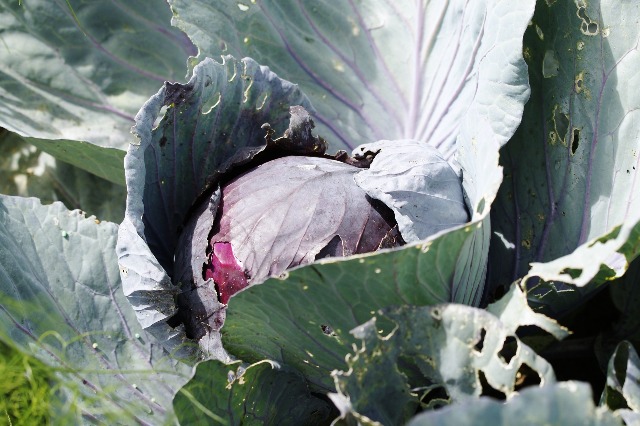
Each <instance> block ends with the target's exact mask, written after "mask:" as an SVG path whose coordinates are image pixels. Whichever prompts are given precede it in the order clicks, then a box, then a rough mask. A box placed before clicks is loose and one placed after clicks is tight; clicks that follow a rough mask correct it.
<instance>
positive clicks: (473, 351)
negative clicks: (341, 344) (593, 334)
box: [329, 290, 566, 424]
mask: <svg viewBox="0 0 640 426" xmlns="http://www.w3.org/2000/svg"><path fill="white" fill-rule="evenodd" d="M518 296H522V297H518ZM524 300H525V299H524V295H522V293H521V292H520V291H519V290H512V292H511V293H510V295H509V296H508V297H507V302H506V303H504V304H505V305H511V306H510V307H508V308H507V309H500V310H501V311H502V313H503V316H502V317H496V316H494V315H492V314H491V313H490V312H487V311H485V310H481V309H476V308H471V307H466V306H462V305H454V304H449V305H439V306H434V307H409V306H404V307H399V308H388V309H384V310H382V311H381V312H380V313H379V314H378V315H376V316H375V317H374V318H372V319H371V320H370V321H368V322H367V323H365V324H363V325H361V326H359V327H357V328H356V329H354V330H352V331H351V333H352V334H353V335H354V336H355V337H356V338H358V339H360V340H361V341H362V342H361V344H360V345H358V347H357V348H356V351H355V353H353V354H350V355H349V356H348V357H347V365H348V370H345V371H334V372H333V373H332V375H333V377H334V380H335V385H336V389H337V393H330V394H329V396H330V398H331V399H332V401H333V402H334V403H335V404H336V406H337V407H338V409H339V410H340V412H341V417H343V418H354V419H356V420H357V421H358V422H362V423H365V424H368V422H372V421H375V422H379V423H380V424H401V423H404V422H406V421H407V420H408V419H409V417H410V416H411V415H413V413H415V412H416V408H417V407H418V406H419V405H422V406H423V407H433V406H434V405H435V404H437V405H442V404H446V403H456V402H460V401H462V400H466V398H467V397H469V396H476V397H477V396H480V395H481V394H482V393H485V394H490V395H491V394H493V393H496V392H497V393H498V394H501V395H502V396H504V397H507V398H509V397H511V396H512V395H514V394H516V389H517V387H518V384H517V383H518V382H520V381H522V382H527V383H529V384H532V383H538V384H540V386H545V385H548V384H549V383H553V382H554V381H555V375H554V373H553V369H552V368H551V366H550V365H549V364H548V363H547V362H546V361H545V360H544V359H543V358H541V357H539V356H538V355H537V354H536V353H535V352H534V351H533V350H532V349H531V348H529V347H528V346H527V345H525V344H524V343H522V342H521V341H520V340H519V339H518V338H517V337H515V330H516V329H517V328H518V327H519V326H520V325H528V324H529V321H527V320H526V319H525V320H523V322H518V321H517V320H516V321H515V322H510V321H509V320H510V319H512V318H513V316H512V315H510V314H508V312H509V311H510V310H516V309H520V307H521V306H522V304H521V302H522V301H524ZM525 311H528V312H529V314H530V315H539V314H534V313H533V312H532V311H531V310H530V309H529V308H525ZM505 313H506V314H505ZM525 317H526V316H525ZM546 321H547V324H546V326H545V327H546V328H548V329H550V330H552V331H554V332H555V333H556V334H558V335H559V336H562V335H566V332H563V330H562V329H561V328H560V327H559V326H558V325H557V324H555V323H553V321H551V320H549V319H546Z"/></svg>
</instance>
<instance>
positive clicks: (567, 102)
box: [490, 0, 640, 314]
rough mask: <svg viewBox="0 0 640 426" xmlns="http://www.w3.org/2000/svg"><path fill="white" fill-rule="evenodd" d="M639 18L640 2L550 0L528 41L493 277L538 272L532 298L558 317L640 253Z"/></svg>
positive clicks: (496, 225) (496, 218)
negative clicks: (524, 93)
mask: <svg viewBox="0 0 640 426" xmlns="http://www.w3.org/2000/svg"><path fill="white" fill-rule="evenodd" d="M638 18H640V4H638V3H636V2H629V3H625V4H624V5H622V4H617V3H616V4H614V3H611V2H604V1H589V2H586V1H581V0H577V1H570V0H559V1H553V2H551V1H546V2H543V1H539V2H538V5H537V9H536V13H535V15H534V17H533V20H532V25H531V26H530V27H529V29H528V31H527V33H526V34H525V39H524V45H525V47H524V52H525V58H526V59H527V61H528V63H529V71H530V81H531V90H532V95H531V101H530V102H529V104H527V106H526V107H525V112H524V118H523V124H522V126H521V127H520V128H519V130H518V131H517V132H516V134H515V136H514V137H513V139H512V140H511V142H510V143H509V144H508V145H507V147H506V148H505V149H504V151H503V163H504V166H505V168H506V171H505V176H506V180H505V183H504V185H503V186H502V188H501V191H500V194H499V196H498V201H497V202H496V205H495V206H494V210H493V213H492V226H493V229H494V232H495V234H494V235H495V236H496V238H494V240H493V241H492V247H493V248H494V250H493V254H492V261H491V263H492V265H495V267H493V269H492V277H490V280H491V281H492V282H494V283H496V284H503V285H506V284H509V283H511V282H513V281H514V280H515V279H517V278H519V277H523V276H525V275H527V283H528V286H529V287H530V288H531V289H532V291H530V292H529V294H530V298H531V300H532V301H535V302H536V303H537V304H539V305H541V306H542V307H544V308H545V309H547V310H548V311H550V312H556V313H557V314H561V313H563V312H565V311H566V310H567V309H569V308H571V307H572V306H574V305H575V304H576V303H579V301H581V300H583V298H584V297H586V296H587V295H588V294H591V293H592V292H593V291H595V290H596V289H597V288H598V287H599V286H600V285H601V284H602V283H604V282H605V281H606V280H610V279H613V278H616V277H620V276H621V275H622V274H623V273H624V271H625V270H626V269H627V267H628V264H629V263H630V262H631V260H633V259H634V258H635V257H636V256H637V254H638V253H640V198H638V197H637V196H636V194H637V192H638V188H637V185H638V183H637V181H638V180H639V179H640V160H639V158H640V157H639V152H640V139H638V137H637V134H638V131H639V127H638V119H637V116H638V112H639V111H640V99H639V98H638V97H637V96H635V95H634V94H633V93H634V89H633V87H635V85H636V79H635V75H636V72H637V69H638V66H639V65H640V53H639V52H638V50H637V48H636V47H637V45H638V42H639V41H640V28H638V26H637V25H635V21H636V20H637V19H638ZM531 263H533V266H532V267H531V269H530V270H529V264H531ZM538 278H540V279H542V280H543V282H540V283H538ZM566 283H569V284H575V285H577V286H580V287H581V288H575V287H572V286H567V285H566ZM587 283H591V285H590V286H587V287H585V286H586V285H587Z"/></svg>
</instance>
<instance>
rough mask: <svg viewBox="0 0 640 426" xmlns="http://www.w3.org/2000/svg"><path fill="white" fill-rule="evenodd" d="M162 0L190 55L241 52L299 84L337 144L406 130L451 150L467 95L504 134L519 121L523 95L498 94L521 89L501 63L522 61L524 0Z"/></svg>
mask: <svg viewBox="0 0 640 426" xmlns="http://www.w3.org/2000/svg"><path fill="white" fill-rule="evenodd" d="M169 3H170V4H171V7H172V9H173V11H174V19H173V22H174V24H175V25H177V26H178V27H180V28H181V29H183V30H184V31H185V32H186V33H187V34H188V35H189V37H191V39H192V40H193V42H194V43H195V44H196V45H197V46H198V48H199V56H198V58H197V60H202V59H203V58H204V57H206V56H211V57H218V56H220V55H222V54H231V55H233V56H236V57H244V56H249V57H251V58H253V59H255V60H256V61H257V62H259V63H262V64H265V65H268V66H269V67H270V68H271V69H272V70H273V71H274V72H276V73H277V74H278V75H280V76H281V77H282V78H286V79H287V80H290V81H293V82H296V83H298V84H299V85H300V87H301V88H302V90H304V92H305V93H306V94H307V95H308V96H309V98H310V99H311V102H312V103H313V105H314V107H315V108H316V109H317V114H316V118H317V120H316V121H317V122H318V125H319V133H320V134H321V136H323V137H325V138H326V139H327V140H328V141H329V142H330V143H332V144H333V146H334V147H350V148H354V147H356V146H357V145H360V144H363V143H369V142H373V141H376V140H380V139H387V140H394V139H415V140H421V141H424V142H427V141H428V142H429V143H431V144H432V145H434V146H436V147H438V148H439V149H440V150H441V151H442V152H443V153H446V154H447V157H449V156H450V154H451V152H452V150H453V149H454V144H455V140H456V137H457V134H458V126H459V125H460V119H461V118H462V117H463V116H464V115H465V113H466V106H468V105H469V104H470V103H471V102H472V100H473V99H474V97H476V96H477V97H478V98H479V99H483V100H484V101H486V103H485V104H484V105H483V108H482V109H483V111H484V112H485V113H486V115H488V116H492V117H494V118H496V121H495V122H494V123H492V125H493V126H492V129H493V131H494V132H495V133H497V134H499V135H500V137H501V138H502V143H504V142H506V141H507V139H508V138H509V137H510V136H511V133H512V132H513V130H515V127H516V126H517V125H518V123H519V121H520V116H521V113H522V109H521V105H522V104H520V105H518V104H517V103H512V102H511V101H509V102H507V101H506V98H501V97H500V96H495V95H496V94H497V92H500V93H504V95H505V96H509V97H512V100H513V99H514V98H515V99H518V101H519V102H524V101H525V100H526V96H527V90H526V78H522V77H524V74H523V75H518V72H519V71H518V68H514V69H512V70H513V71H515V73H502V70H503V68H504V67H510V66H513V65H515V64H518V63H519V62H520V61H521V60H522V57H521V56H520V55H521V51H520V46H521V35H522V33H523V31H524V29H525V26H526V23H527V22H528V20H529V19H530V17H531V13H532V11H533V5H534V2H533V1H527V2H519V3H518V5H517V7H515V6H514V4H513V3H511V2H506V1H492V0H488V1H486V0H485V1H480V2H474V3H473V4H472V5H470V4H468V3H466V2H464V1H452V2H447V3H446V4H441V3H433V2H417V3H416V2H411V1H408V0H403V1H400V2H398V1H396V2H386V1H381V2H376V3H374V4H371V3H367V2H364V3H354V2H349V1H346V0H341V1H331V2H312V1H306V2H296V1H291V0H287V1H284V2H283V1H261V2H258V3H255V2H249V1H246V2H245V1H242V2H238V1H230V0H227V1H211V0H198V1H185V0H171V1H170V2H169ZM398 46H402V48H401V49H399V48H398ZM452 46H454V47H453V48H452ZM490 92H493V93H490ZM507 94H508V95H507ZM498 117H499V118H498Z"/></svg>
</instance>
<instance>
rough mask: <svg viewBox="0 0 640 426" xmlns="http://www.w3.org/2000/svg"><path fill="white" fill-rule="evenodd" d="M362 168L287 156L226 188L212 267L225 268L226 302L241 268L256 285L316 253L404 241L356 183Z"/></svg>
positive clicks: (342, 252) (382, 208) (366, 248)
mask: <svg viewBox="0 0 640 426" xmlns="http://www.w3.org/2000/svg"><path fill="white" fill-rule="evenodd" d="M359 170H360V169H358V168H356V167H353V166H350V165H348V164H344V163H341V162H339V161H335V160H330V159H326V158H316V157H284V158H280V159H277V160H272V161H270V162H267V163H265V164H262V165H260V166H258V167H256V168H255V169H253V170H250V171H249V172H247V173H245V174H243V175H241V176H239V177H238V178H236V179H235V180H232V181H231V182H230V183H228V184H227V185H225V186H223V188H222V201H221V207H220V209H219V211H218V217H217V218H216V224H215V225H214V229H215V232H214V234H213V236H212V237H211V239H210V247H212V248H213V256H212V257H211V263H212V264H211V266H210V268H211V267H212V268H213V270H214V271H215V270H216V263H217V262H219V263H220V264H221V265H223V266H222V269H221V271H222V272H221V274H222V276H220V278H221V279H222V280H221V281H220V282H219V281H218V280H217V279H216V277H215V276H213V275H212V278H214V281H216V284H218V286H221V288H223V289H224V290H223V292H222V294H221V302H222V303H226V302H225V300H226V299H225V298H226V297H227V296H226V291H228V290H229V291H232V292H235V291H237V290H239V289H240V288H242V287H239V283H241V282H242V279H244V275H243V276H242V279H241V278H239V277H237V276H234V275H233V274H238V273H239V272H243V274H244V272H245V271H246V273H247V274H248V277H249V281H250V282H251V283H252V284H253V283H258V282H262V281H264V280H265V279H266V278H267V277H269V276H273V275H280V274H281V273H283V272H284V271H285V270H286V269H289V268H292V267H295V266H298V265H302V264H306V263H310V262H313V261H314V260H316V259H318V258H322V257H328V256H349V255H352V254H355V253H366V252H371V251H375V250H377V249H378V248H380V247H386V246H396V245H398V243H399V240H398V238H396V237H395V236H396V235H397V230H396V227H395V221H394V219H393V214H392V213H391V212H390V211H389V210H388V209H387V208H386V207H385V206H383V205H382V204H381V203H379V202H376V201H374V200H372V199H370V198H369V197H368V196H367V195H366V193H365V192H364V191H363V190H362V189H360V188H359V187H358V186H357V185H356V183H355V181H354V179H353V176H354V175H355V173H357V172H358V171H359ZM227 247H228V249H227ZM233 254H235V258H233V257H232V256H231V255H233ZM230 256H231V257H230ZM239 263H241V264H242V265H243V266H244V270H242V268H240V266H239ZM207 273H208V272H207ZM225 273H228V274H229V277H227V276H224V274H225ZM232 273H233V274H232ZM232 276H234V278H231V277H232ZM230 278H231V279H232V280H234V281H233V282H232V283H230V282H229V279H230ZM235 280H237V281H235ZM227 289H228V290H227ZM223 299H224V300H223Z"/></svg>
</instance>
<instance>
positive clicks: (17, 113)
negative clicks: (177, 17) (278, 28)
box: [0, 0, 196, 183]
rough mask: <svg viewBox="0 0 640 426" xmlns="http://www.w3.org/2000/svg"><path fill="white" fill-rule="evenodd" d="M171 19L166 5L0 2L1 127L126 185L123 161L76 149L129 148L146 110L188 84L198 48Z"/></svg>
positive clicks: (159, 2)
mask: <svg viewBox="0 0 640 426" xmlns="http://www.w3.org/2000/svg"><path fill="white" fill-rule="evenodd" d="M170 17H171V14H170V11H169V9H168V8H167V6H166V3H165V1H163V0H152V1H145V2H123V1H120V0H117V1H113V2H104V1H100V0H89V1H80V0H68V1H49V0H30V1H27V2H16V1H13V0H2V1H0V22H2V29H3V30H2V34H0V96H1V97H2V99H3V101H2V104H1V105H0V126H2V127H4V128H6V129H7V130H9V131H11V132H14V133H16V134H18V135H20V136H23V137H24V138H26V139H27V140H28V141H29V142H32V143H34V144H36V145H38V146H39V147H40V148H41V149H43V150H45V151H47V152H49V153H50V154H52V155H54V156H56V157H58V156H59V157H58V158H60V159H63V160H65V161H70V162H72V163H73V164H74V165H76V166H79V167H81V168H84V169H85V170H88V171H90V172H94V173H98V175H99V176H101V177H103V178H106V179H109V180H112V181H115V182H118V183H122V182H123V179H122V172H121V170H122V168H121V163H119V164H118V163H117V162H116V158H117V157H118V155H120V157H119V158H120V160H121V158H122V155H123V154H117V153H114V152H113V151H99V150H96V149H91V148H90V147H87V146H82V145H75V144H73V143H71V142H72V141H84V142H90V143H92V144H96V145H99V146H101V147H110V148H119V149H124V148H126V146H127V145H128V143H129V142H130V141H132V140H133V137H132V136H131V135H130V132H129V130H130V128H131V126H132V125H133V123H134V115H135V113H136V111H137V110H138V109H139V108H140V105H142V104H143V103H144V101H145V100H146V99H147V98H148V97H149V96H151V95H152V94H153V93H155V92H156V91H157V90H158V86H160V85H161V84H162V83H163V82H164V81H165V80H169V81H176V80H183V79H184V74H185V70H186V66H185V64H186V60H187V57H188V55H189V54H195V52H196V50H195V48H194V46H193V45H192V44H191V42H190V41H189V40H188V39H187V37H185V35H184V34H183V33H182V32H180V31H179V30H177V29H174V28H171V26H170V25H169V21H170ZM53 141H58V142H55V143H54V142H53ZM76 150H77V151H78V152H76ZM95 154H99V155H101V157H94V155H95ZM76 155H79V156H80V157H79V158H76V157H75V156H76ZM88 157H92V160H90V161H89V162H85V159H86V158H88ZM74 161H75V162H74ZM114 168H115V169H114Z"/></svg>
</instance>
